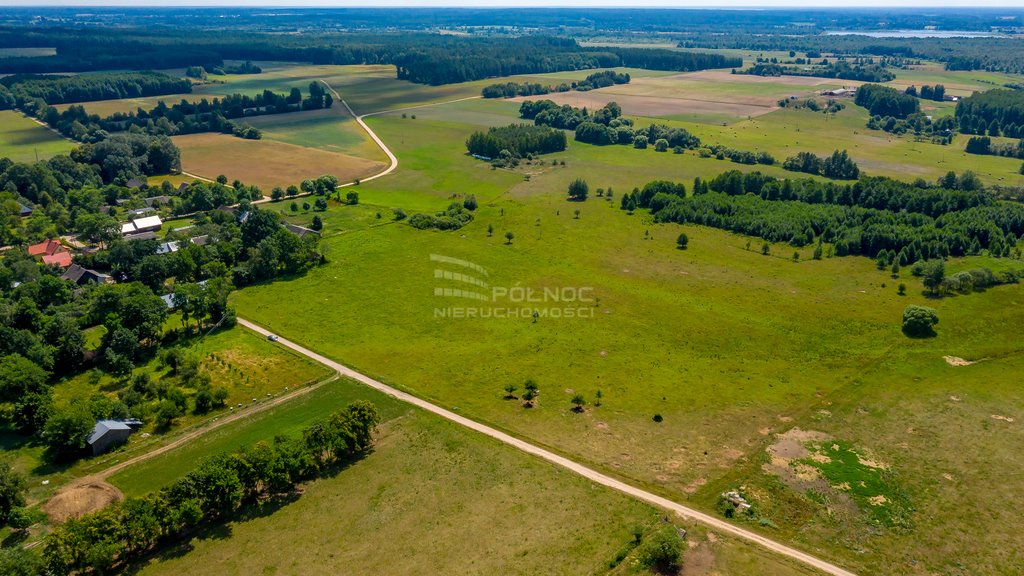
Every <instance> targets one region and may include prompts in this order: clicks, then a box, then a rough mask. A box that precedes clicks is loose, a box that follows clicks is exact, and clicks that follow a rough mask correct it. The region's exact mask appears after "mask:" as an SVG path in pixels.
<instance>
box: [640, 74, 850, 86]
mask: <svg viewBox="0 0 1024 576" xmlns="http://www.w3.org/2000/svg"><path fill="white" fill-rule="evenodd" d="M664 78H676V79H679V80H703V81H705V82H729V83H734V84H786V85H789V86H820V85H822V84H845V85H847V86H859V85H861V84H863V82H857V81H856V80H836V79H835V78H819V77H817V76H753V75H750V74H733V73H731V72H725V71H722V70H702V71H700V72H686V73H684V74H675V75H673V76H665V77H664ZM637 80H639V78H638V79H637ZM635 81H636V80H634V82H635Z"/></svg>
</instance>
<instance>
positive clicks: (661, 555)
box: [637, 524, 683, 573]
mask: <svg viewBox="0 0 1024 576" xmlns="http://www.w3.org/2000/svg"><path fill="white" fill-rule="evenodd" d="M637 558H638V559H639V561H640V564H641V565H643V566H644V567H645V568H655V569H657V570H659V571H661V572H665V573H675V572H676V571H678V570H679V567H680V564H681V563H682V559H683V539H682V538H681V537H680V536H679V530H677V529H676V527H675V526H673V525H671V524H668V525H666V526H663V527H661V528H659V529H658V531H657V532H655V533H654V534H651V535H650V536H649V537H648V538H647V539H646V540H645V541H644V542H643V544H641V545H640V550H639V551H638V552H637Z"/></svg>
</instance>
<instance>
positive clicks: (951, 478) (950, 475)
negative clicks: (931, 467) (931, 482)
mask: <svg viewBox="0 0 1024 576" xmlns="http://www.w3.org/2000/svg"><path fill="white" fill-rule="evenodd" d="M942 477H943V478H945V479H946V480H949V481H950V482H952V481H953V475H952V474H950V473H948V472H944V473H943V474H942Z"/></svg>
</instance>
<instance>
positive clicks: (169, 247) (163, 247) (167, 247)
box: [156, 242, 180, 255]
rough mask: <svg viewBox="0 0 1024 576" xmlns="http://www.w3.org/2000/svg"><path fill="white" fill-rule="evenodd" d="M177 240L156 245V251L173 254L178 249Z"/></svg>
mask: <svg viewBox="0 0 1024 576" xmlns="http://www.w3.org/2000/svg"><path fill="white" fill-rule="evenodd" d="M179 245H180V243H179V242H164V243H163V244H160V245H159V246H157V247H156V253H157V254H158V255H160V254H173V253H175V252H177V251H178V247H179Z"/></svg>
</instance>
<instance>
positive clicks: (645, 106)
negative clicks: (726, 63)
mask: <svg viewBox="0 0 1024 576" xmlns="http://www.w3.org/2000/svg"><path fill="white" fill-rule="evenodd" d="M840 84H841V83H838V82H836V81H835V80H831V79H827V78H812V77H800V76H784V77H780V78H766V77H762V76H748V75H743V74H730V73H728V72H723V71H717V70H708V71H703V72H692V73H686V74H672V75H666V76H655V77H643V78H636V79H633V80H632V81H631V82H630V83H629V84H621V85H617V86H609V87H607V88H602V89H599V90H591V91H589V92H563V93H556V94H547V95H544V96H530V97H522V98H516V99H514V100H516V101H521V100H537V99H544V98H546V99H549V100H553V101H555V102H557V103H559V104H570V105H572V106H576V107H583V106H586V107H588V108H591V109H593V108H600V107H602V106H604V105H605V104H607V103H608V102H617V103H618V104H619V105H620V106H622V108H623V110H624V111H625V112H626V113H628V114H635V115H637V116H650V117H662V118H672V119H676V120H689V121H693V122H701V123H714V124H721V123H722V121H723V119H725V120H726V121H735V120H738V119H741V118H749V117H754V116H761V115H763V114H767V113H769V112H772V111H774V110H777V109H778V101H779V100H782V99H785V98H789V97H791V96H796V97H798V98H806V97H808V96H813V95H816V94H817V93H818V91H819V90H821V89H822V87H829V86H839V85H840Z"/></svg>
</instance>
